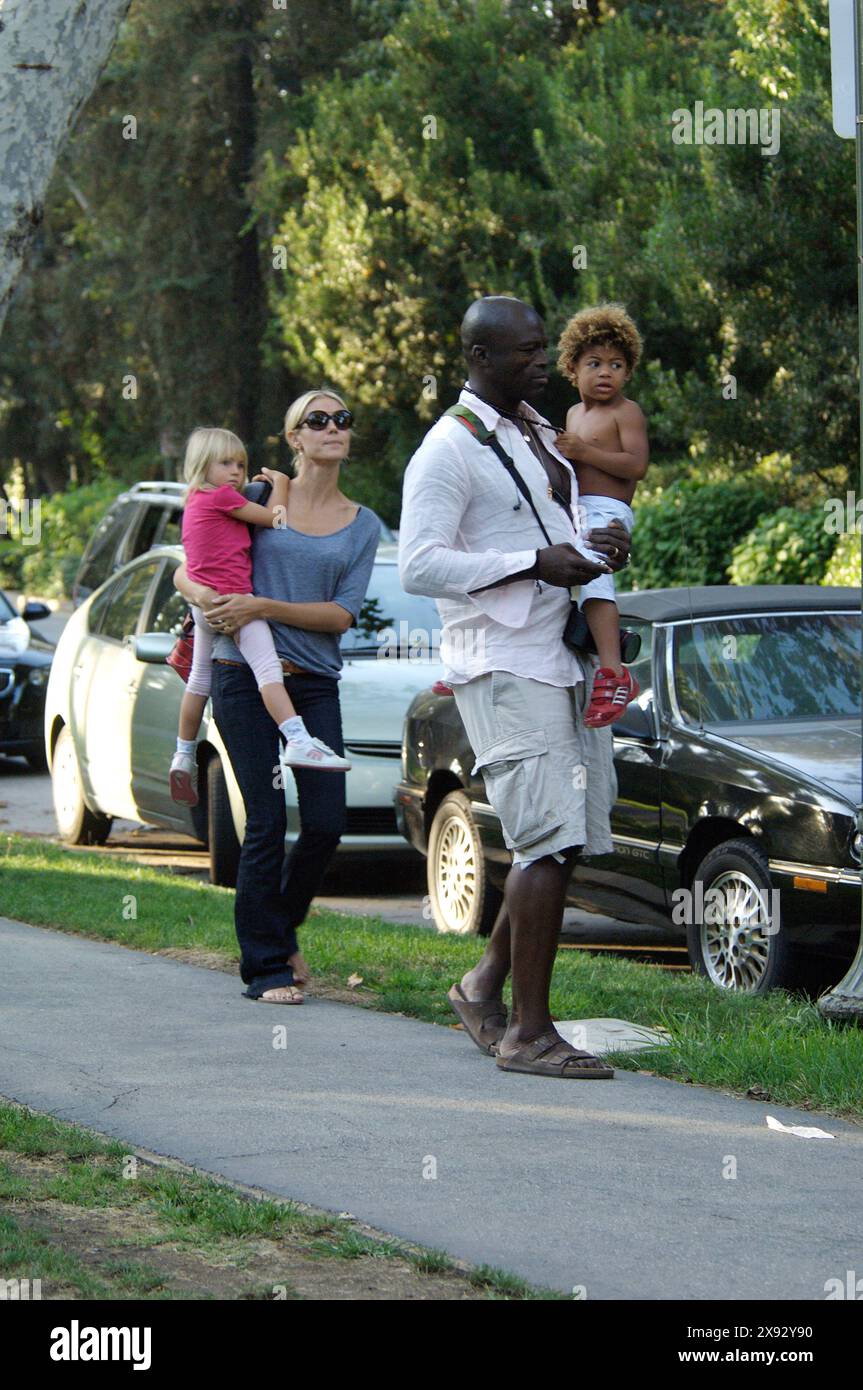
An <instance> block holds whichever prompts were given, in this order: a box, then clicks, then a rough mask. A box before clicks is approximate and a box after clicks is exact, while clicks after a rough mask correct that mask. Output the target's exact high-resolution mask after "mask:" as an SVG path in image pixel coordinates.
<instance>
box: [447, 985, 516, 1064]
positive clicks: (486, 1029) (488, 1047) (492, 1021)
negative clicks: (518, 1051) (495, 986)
mask: <svg viewBox="0 0 863 1390" xmlns="http://www.w3.org/2000/svg"><path fill="white" fill-rule="evenodd" d="M447 999H448V1000H449V1002H450V1006H451V1008H452V1010H453V1013H454V1014H455V1015H456V1017H457V1018H458V1020H459V1022H460V1023H461V1024H462V1026H463V1027H464V1031H465V1032H466V1033H467V1035H468V1037H469V1038H470V1039H471V1042H475V1043H476V1045H477V1047H478V1048H479V1050H480V1052H485V1053H486V1055H487V1056H489V1057H496V1056H497V1044H498V1043H499V1041H500V1039H501V1038H502V1037H503V1035H504V1033H505V1032H506V1020H507V1013H506V1005H505V1004H504V1003H502V1002H501V1000H500V999H477V1000H474V999H466V998H465V996H464V993H463V991H462V987H461V985H460V984H455V985H453V987H452V989H451V990H450V992H449V994H448V995H447Z"/></svg>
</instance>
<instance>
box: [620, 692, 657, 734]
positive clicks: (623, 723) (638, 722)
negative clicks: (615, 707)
mask: <svg viewBox="0 0 863 1390" xmlns="http://www.w3.org/2000/svg"><path fill="white" fill-rule="evenodd" d="M611 731H612V733H613V734H619V735H621V736H622V737H624V738H642V739H655V738H656V730H655V729H654V727H653V711H652V710H651V709H649V708H648V709H645V708H644V707H643V706H642V705H637V704H636V703H635V702H634V701H633V703H632V704H631V705H627V707H626V713H625V714H622V715H621V716H620V718H619V719H615V721H614V723H613V724H612V726H611Z"/></svg>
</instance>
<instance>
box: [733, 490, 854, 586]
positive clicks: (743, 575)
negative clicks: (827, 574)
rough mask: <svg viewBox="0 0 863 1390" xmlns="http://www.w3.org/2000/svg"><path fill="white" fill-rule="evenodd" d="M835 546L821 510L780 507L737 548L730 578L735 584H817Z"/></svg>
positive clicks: (766, 517)
mask: <svg viewBox="0 0 863 1390" xmlns="http://www.w3.org/2000/svg"><path fill="white" fill-rule="evenodd" d="M835 546H836V537H835V536H833V535H831V534H830V533H829V532H828V531H827V530H826V529H825V526H824V512H823V510H822V509H819V510H818V511H815V512H801V511H798V510H797V509H796V508H795V507H780V508H779V510H778V511H777V512H774V513H773V514H772V516H765V517H762V519H761V520H760V521H759V522H758V523H757V525H756V526H754V527H753V528H752V530H751V531H750V532H749V534H748V535H746V536H745V537H744V538H743V540H742V541H741V542H740V544H739V545H737V546H735V548H734V554H733V556H732V560H731V564H730V566H729V569H728V575H729V578H730V580H731V582H732V584H817V583H818V582H819V580H820V579H821V576H822V575H823V574H824V571H825V569H826V568H827V564H828V562H829V560H830V556H831V555H832V553H833V550H834V548H835Z"/></svg>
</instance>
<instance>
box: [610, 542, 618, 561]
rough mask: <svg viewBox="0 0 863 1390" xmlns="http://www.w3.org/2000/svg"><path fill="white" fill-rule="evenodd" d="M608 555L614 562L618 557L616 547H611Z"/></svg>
mask: <svg viewBox="0 0 863 1390" xmlns="http://www.w3.org/2000/svg"><path fill="white" fill-rule="evenodd" d="M608 554H609V556H610V558H611V559H612V560H616V559H617V557H618V555H619V554H620V550H619V549H618V547H617V546H616V545H613V546H612V547H611V549H610V551H609V552H608Z"/></svg>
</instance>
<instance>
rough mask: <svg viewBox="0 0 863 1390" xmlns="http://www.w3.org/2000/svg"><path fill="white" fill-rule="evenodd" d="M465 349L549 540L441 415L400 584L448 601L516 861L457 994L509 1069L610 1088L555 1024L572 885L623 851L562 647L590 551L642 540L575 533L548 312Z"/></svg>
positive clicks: (405, 530) (471, 392)
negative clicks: (554, 396)
mask: <svg viewBox="0 0 863 1390" xmlns="http://www.w3.org/2000/svg"><path fill="white" fill-rule="evenodd" d="M462 345H463V349H464V355H465V358H466V360H467V364H468V379H467V382H466V384H465V388H464V390H463V391H462V393H461V395H460V397H459V405H461V406H465V407H467V409H468V410H469V411H470V412H472V415H473V416H474V417H475V418H476V419H478V420H479V422H480V423H481V425H482V426H483V427H484V430H485V431H492V432H493V434H494V436H495V438H496V439H497V441H498V443H499V444H500V445H501V446H502V448H503V450H504V451H505V453H506V454H507V455H508V457H509V459H510V460H511V461H512V463H513V464H514V465H515V467H516V469H517V471H518V473H519V474H520V475H521V479H522V482H523V483H524V484H525V485H526V486H527V488H528V489H529V491H530V496H531V500H532V502H533V505H534V507H535V508H536V510H537V512H538V513H539V516H540V518H541V520H542V524H543V527H544V528H545V531H546V532H547V534H548V538H549V540H548V541H547V540H546V539H545V537H544V536H543V532H542V528H541V527H540V526H539V523H538V522H537V520H536V517H535V516H534V513H533V511H532V510H531V507H530V506H529V505H528V503H527V501H525V500H524V498H523V496H522V494H521V492H520V491H519V487H518V484H517V482H516V481H515V480H514V478H513V477H512V475H511V474H510V473H509V472H508V471H507V468H506V467H505V466H504V463H503V462H502V461H501V460H500V459H499V458H498V457H497V456H496V455H495V453H494V452H493V451H492V449H491V448H490V447H489V446H488V445H487V444H484V443H483V442H482V440H481V437H480V435H481V433H483V431H475V430H472V429H470V428H467V427H465V425H464V424H462V422H461V421H460V420H458V419H455V418H453V417H452V416H444V417H443V418H442V419H440V420H438V422H437V423H436V424H435V425H434V426H433V427H432V429H431V430H429V432H428V434H427V435H426V437H425V439H424V440H423V442H422V444H421V445H420V447H419V449H418V450H417V452H416V453H415V454H414V456H413V458H412V459H411V461H410V463H409V464H408V468H407V471H406V473H405V481H404V496H403V503H402V515H401V523H400V532H399V573H400V575H401V581H402V584H403V586H404V588H405V589H406V590H407V592H408V593H415V594H426V595H428V596H430V597H431V598H434V599H436V600H437V605H438V609H439V612H440V615H441V620H442V624H443V626H442V639H441V654H442V657H443V659H444V663H445V673H444V674H445V679H446V680H447V682H448V684H450V685H451V686H452V689H453V694H454V696H455V701H456V705H457V707H458V711H459V714H460V716H461V718H462V722H463V723H464V726H465V730H466V732H467V736H468V739H469V740H470V744H471V748H472V749H473V752H474V756H475V758H476V764H475V767H474V771H475V772H476V771H477V770H480V771H481V772H482V775H483V779H484V781H485V785H486V792H487V795H488V799H489V801H490V803H491V805H492V806H493V808H494V810H495V812H496V814H497V815H498V817H499V819H500V823H501V827H502V830H503V835H504V840H505V842H506V844H507V846H508V847H509V849H510V850H511V851H512V855H513V865H512V868H511V870H510V872H509V875H508V876H507V881H506V888H505V893H504V905H503V907H502V909H501V911H500V914H499V915H498V918H497V921H496V923H495V925H494V929H493V931H492V933H491V936H490V937H489V940H488V944H487V946H486V949H485V952H484V953H483V956H482V959H481V960H480V961H479V963H478V964H477V965H476V966H475V967H474V968H473V969H472V970H469V971H468V972H467V974H466V975H464V976H463V978H462V980H461V981H460V983H458V984H454V985H453V987H452V989H451V990H450V993H449V999H450V1003H451V1005H452V1007H453V1009H454V1010H455V1013H456V1014H457V1015H458V1017H459V1019H460V1020H461V1022H462V1023H463V1025H464V1027H465V1030H466V1031H467V1033H468V1034H469V1036H470V1037H471V1039H472V1040H473V1042H475V1043H476V1045H477V1046H478V1047H479V1048H480V1049H481V1050H482V1051H483V1052H484V1053H486V1054H488V1055H491V1056H495V1057H496V1059H497V1066H498V1067H499V1068H500V1069H501V1070H502V1071H517V1072H529V1073H532V1074H535V1075H541V1076H558V1077H564V1078H567V1079H572V1080H588V1079H590V1080H594V1079H603V1080H605V1079H610V1078H612V1077H613V1076H614V1072H613V1071H612V1070H611V1068H610V1067H608V1066H606V1065H605V1064H604V1063H602V1062H601V1061H599V1060H598V1059H597V1058H596V1057H594V1056H592V1055H591V1054H590V1053H587V1052H582V1051H580V1050H578V1049H576V1048H573V1047H571V1046H570V1045H569V1043H566V1042H564V1040H563V1039H562V1038H561V1036H560V1034H559V1033H558V1032H557V1031H556V1029H555V1027H554V1024H553V1022H552V1019H551V1014H550V1012H549V989H550V985H551V972H552V968H553V965H554V958H555V954H556V951H557V941H558V936H559V934H560V929H561V926H562V923H563V911H564V906H565V900H566V888H567V883H568V882H569V877H570V874H571V873H572V869H573V865H574V863H575V860H576V858H577V856H578V854H579V852H580V851H582V850H583V851H585V852H586V853H589V854H604V853H608V852H610V850H611V848H612V842H611V831H610V824H609V817H610V812H611V808H612V806H613V804H614V799H615V797H616V794H617V786H616V780H615V776H614V765H613V762H612V741H611V733H610V730H609V729H608V728H604V729H585V728H584V726H583V722H582V719H583V714H584V710H585V708H586V704H587V700H586V696H585V685H586V683H587V682H586V679H585V677H586V676H587V677H588V680H590V679H592V674H593V673H592V670H591V669H588V670H585V669H583V667H582V664H581V662H580V660H579V658H578V657H577V656H576V655H575V653H574V652H573V651H572V650H571V649H570V648H569V647H567V646H565V645H564V642H563V640H562V636H563V629H564V625H565V623H566V619H567V616H568V614H569V610H570V587H571V586H573V585H581V584H586V583H588V582H589V581H590V580H591V579H594V578H596V577H597V576H598V575H599V574H601V573H603V572H604V571H603V570H602V569H601V568H600V567H599V566H598V565H596V564H593V563H592V562H591V561H590V560H588V559H587V558H586V557H585V556H584V555H583V554H581V553H580V552H579V549H578V546H579V543H580V542H582V541H583V544H584V545H587V544H588V543H589V545H590V547H591V548H592V549H593V550H594V551H599V552H601V553H602V554H603V555H605V556H606V557H607V560H608V569H610V570H612V571H614V570H618V569H621V568H622V567H623V566H624V565H626V564H628V562H629V548H630V547H629V538H628V536H627V533H626V531H625V529H624V528H623V527H615V528H614V529H612V528H608V529H605V530H596V531H593V532H592V533H591V534H590V537H589V538H588V537H586V536H585V537H584V538H582V537H581V536H580V535H579V532H578V520H577V517H578V513H577V507H576V503H577V500H578V497H577V485H576V481H575V475H574V473H573V470H572V468H571V466H570V464H569V462H568V461H567V460H566V459H565V458H564V457H563V455H562V454H560V453H559V452H558V451H557V449H556V448H555V446H554V439H555V435H556V430H555V429H554V428H553V427H552V426H551V425H550V424H549V422H548V421H547V420H545V419H544V418H543V417H542V416H541V415H539V414H538V413H537V411H536V410H535V409H534V408H533V406H532V405H531V404H530V402H531V401H532V400H535V399H537V398H538V397H539V396H540V395H541V393H542V392H543V390H544V389H545V387H546V386H547V384H548V356H547V341H546V336H545V329H544V326H543V322H542V319H541V318H540V316H539V314H537V313H536V311H535V310H534V309H533V308H532V307H531V306H530V305H529V304H525V303H523V302H522V301H521V300H518V299H511V298H508V297H504V296H499V295H495V296H490V297H488V298H485V299H479V300H476V301H475V302H474V303H473V304H472V305H471V306H470V308H469V309H468V311H467V313H466V314H465V317H464V321H463V323H462ZM549 541H550V542H551V544H549ZM510 972H511V973H512V999H513V1007H512V1013H511V1014H510V1015H509V1016H507V1011H506V1007H505V1005H504V1003H503V986H504V982H505V980H506V978H507V976H508V975H509V974H510Z"/></svg>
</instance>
